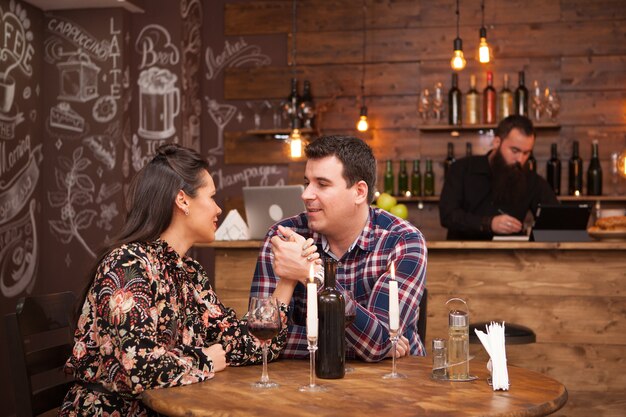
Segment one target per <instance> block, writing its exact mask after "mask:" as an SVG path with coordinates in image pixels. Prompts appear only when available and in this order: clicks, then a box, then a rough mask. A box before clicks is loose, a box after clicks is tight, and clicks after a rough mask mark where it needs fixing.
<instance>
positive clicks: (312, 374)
mask: <svg viewBox="0 0 626 417" xmlns="http://www.w3.org/2000/svg"><path fill="white" fill-rule="evenodd" d="M315 349H316V347H315V346H309V357H310V360H309V385H310V386H312V387H314V386H315Z"/></svg>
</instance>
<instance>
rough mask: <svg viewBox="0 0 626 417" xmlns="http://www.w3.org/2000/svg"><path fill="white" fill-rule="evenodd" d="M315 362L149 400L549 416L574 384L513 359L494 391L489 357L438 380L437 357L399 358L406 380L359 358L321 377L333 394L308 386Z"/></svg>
mask: <svg viewBox="0 0 626 417" xmlns="http://www.w3.org/2000/svg"><path fill="white" fill-rule="evenodd" d="M308 365H309V363H308V361H294V360H280V361H278V362H273V363H270V364H269V376H270V379H272V380H274V381H275V382H278V383H279V384H280V387H279V388H277V389H273V390H264V391H259V390H254V389H252V388H251V387H250V383H252V382H254V381H257V380H258V379H259V378H260V376H261V367H260V366H248V367H241V368H235V367H232V368H228V369H226V370H225V371H223V372H220V373H218V374H216V376H215V378H213V379H212V380H209V381H206V382H203V383H199V384H193V385H188V386H185V387H176V388H167V389H158V390H150V391H146V392H145V393H144V394H143V402H144V403H145V404H146V405H148V406H149V407H150V408H152V409H154V410H155V411H157V412H159V413H161V414H164V415H168V416H172V417H175V416H190V417H191V416H220V417H238V416H275V415H284V416H316V417H325V416H328V417H330V416H341V415H345V416H377V417H383V416H385V417H402V416H458V415H463V416H515V417H525V416H544V415H547V414H550V413H553V412H555V411H556V410H558V409H560V408H561V407H563V405H565V402H566V401H567V390H566V389H565V387H564V386H563V384H561V383H559V382H558V381H556V380H554V379H552V378H549V377H547V376H545V375H542V374H540V373H537V372H533V371H530V370H526V369H523V368H517V367H513V366H509V381H510V384H511V385H510V389H509V391H493V390H492V388H491V387H490V386H489V385H488V384H487V382H486V378H487V377H488V376H489V374H488V372H487V370H486V368H485V363H484V362H478V361H472V363H471V367H470V373H471V374H472V375H476V376H478V378H479V379H478V380H476V381H472V382H449V381H435V380H432V379H431V378H430V374H431V362H430V358H423V357H420V358H418V357H408V358H403V359H401V360H399V361H398V371H399V372H402V373H404V374H406V375H408V379H405V380H392V381H390V380H383V379H382V378H381V377H382V375H384V374H386V373H388V372H389V371H390V370H391V362H390V361H389V360H386V361H383V362H381V363H362V362H351V363H350V365H351V366H353V367H354V368H355V372H354V373H351V374H347V375H346V377H345V378H344V379H339V380H319V379H318V383H321V384H323V385H325V386H327V387H328V392H325V393H315V394H312V393H301V392H299V391H298V387H300V386H301V385H305V384H308V381H309V379H308V378H309V373H308V372H309V366H308Z"/></svg>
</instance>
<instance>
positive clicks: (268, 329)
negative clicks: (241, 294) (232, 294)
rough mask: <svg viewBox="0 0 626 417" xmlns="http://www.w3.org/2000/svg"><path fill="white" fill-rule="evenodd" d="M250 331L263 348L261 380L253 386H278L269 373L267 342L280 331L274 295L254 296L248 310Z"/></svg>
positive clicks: (264, 387)
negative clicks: (265, 296) (266, 296)
mask: <svg viewBox="0 0 626 417" xmlns="http://www.w3.org/2000/svg"><path fill="white" fill-rule="evenodd" d="M247 317H248V331H249V332H250V334H251V335H252V336H254V337H255V338H256V339H257V340H258V341H259V343H261V348H262V349H263V373H262V374H261V380H260V381H257V382H254V383H253V384H252V387H253V388H259V389H267V388H276V387H278V384H277V383H276V382H273V381H270V378H269V376H268V375H267V343H268V342H269V341H270V340H271V339H272V338H273V337H275V336H276V335H278V332H279V331H280V309H279V308H278V303H277V302H276V299H274V298H272V297H268V298H263V297H252V298H251V299H250V308H249V310H248V316H247Z"/></svg>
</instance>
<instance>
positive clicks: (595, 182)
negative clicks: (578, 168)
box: [587, 140, 602, 195]
mask: <svg viewBox="0 0 626 417" xmlns="http://www.w3.org/2000/svg"><path fill="white" fill-rule="evenodd" d="M587 195H602V167H601V166H600V158H599V157H598V141H597V140H594V141H593V143H592V144H591V160H590V161H589V168H588V169H587Z"/></svg>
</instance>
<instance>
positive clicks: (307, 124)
mask: <svg viewBox="0 0 626 417" xmlns="http://www.w3.org/2000/svg"><path fill="white" fill-rule="evenodd" d="M298 109H299V110H298V117H299V118H300V119H301V120H302V127H304V128H307V129H312V128H314V127H315V102H314V101H313V94H312V93H311V82H310V81H309V80H304V88H303V90H302V98H301V101H300V104H299V107H298Z"/></svg>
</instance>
